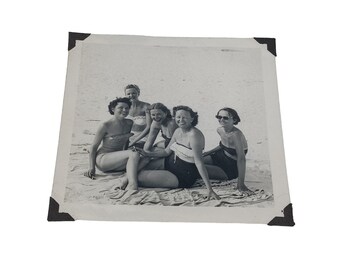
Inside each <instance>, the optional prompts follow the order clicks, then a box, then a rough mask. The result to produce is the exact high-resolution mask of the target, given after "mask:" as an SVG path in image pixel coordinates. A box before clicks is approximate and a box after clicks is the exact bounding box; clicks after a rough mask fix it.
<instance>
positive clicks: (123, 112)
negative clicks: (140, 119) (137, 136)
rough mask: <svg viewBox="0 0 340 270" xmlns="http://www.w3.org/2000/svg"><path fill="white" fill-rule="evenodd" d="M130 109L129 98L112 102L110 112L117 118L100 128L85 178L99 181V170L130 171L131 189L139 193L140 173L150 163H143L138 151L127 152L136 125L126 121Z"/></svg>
mask: <svg viewBox="0 0 340 270" xmlns="http://www.w3.org/2000/svg"><path fill="white" fill-rule="evenodd" d="M130 106H131V102H130V100H129V99H128V98H117V99H115V100H113V101H112V102H110V104H109V106H108V108H109V112H110V114H112V115H113V117H112V118H111V119H110V120H108V121H106V122H104V123H102V124H101V125H100V126H99V128H98V131H97V133H96V135H95V138H94V141H93V143H92V145H91V147H90V149H89V160H90V162H89V163H90V164H89V170H88V171H87V172H85V173H84V175H85V176H87V177H89V178H91V179H95V178H94V177H95V172H96V167H97V168H98V169H99V170H101V171H102V172H114V171H125V170H126V178H127V179H128V183H127V182H126V181H127V179H125V180H126V181H125V184H128V187H127V188H129V189H137V173H138V170H140V169H141V168H142V167H144V166H145V165H146V164H147V163H148V162H149V160H148V159H140V155H139V153H138V152H136V151H133V150H126V146H127V143H128V140H129V138H130V137H131V136H132V135H133V134H132V133H131V129H132V126H133V121H132V120H130V119H126V117H127V116H128V114H129V109H130ZM101 143H102V145H101V147H100V148H99V146H100V144H101ZM98 148H99V149H98Z"/></svg>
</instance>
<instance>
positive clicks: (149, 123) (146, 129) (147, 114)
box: [130, 110, 152, 146]
mask: <svg viewBox="0 0 340 270" xmlns="http://www.w3.org/2000/svg"><path fill="white" fill-rule="evenodd" d="M145 120H146V127H145V128H144V130H143V131H142V132H141V133H140V134H139V135H138V136H136V138H134V140H133V141H132V142H131V144H130V146H133V145H134V144H135V143H137V142H139V141H140V140H141V139H143V138H144V137H145V136H146V135H147V134H148V133H149V131H150V126H151V123H152V119H151V116H150V112H149V111H148V110H146V111H145Z"/></svg>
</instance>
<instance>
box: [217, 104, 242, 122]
mask: <svg viewBox="0 0 340 270" xmlns="http://www.w3.org/2000/svg"><path fill="white" fill-rule="evenodd" d="M220 111H227V112H228V113H229V114H230V115H231V116H232V118H233V120H234V125H237V124H238V123H239V122H241V118H240V117H239V115H238V113H237V111H235V110H234V109H232V108H228V107H224V108H222V109H220V110H219V111H218V112H217V114H216V116H218V114H219V113H220Z"/></svg>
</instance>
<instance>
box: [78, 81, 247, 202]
mask: <svg viewBox="0 0 340 270" xmlns="http://www.w3.org/2000/svg"><path fill="white" fill-rule="evenodd" d="M139 96H140V89H139V87H138V86H137V85H133V84H130V85H128V86H126V87H125V97H123V98H116V99H114V100H113V101H111V102H110V104H109V105H108V109H109V112H110V114H111V115H113V117H112V118H111V119H110V120H108V121H106V122H103V123H102V124H101V125H100V126H99V128H98V131H97V133H96V135H95V138H94V141H93V143H92V145H91V147H90V149H89V156H90V158H89V161H90V162H89V170H88V171H87V172H85V174H84V175H85V176H87V177H89V178H91V179H95V173H96V167H97V168H98V169H99V170H100V171H102V172H104V173H112V172H119V171H126V174H125V175H124V176H123V178H122V180H123V188H125V189H133V190H137V189H138V187H148V188H189V187H191V186H192V185H193V184H194V183H195V181H196V180H197V179H200V178H201V179H203V181H204V183H205V185H206V188H207V189H208V194H207V197H208V199H211V198H213V199H217V200H218V199H220V198H219V196H218V195H217V194H216V193H215V192H214V190H213V189H212V187H211V184H210V181H209V179H218V180H231V179H235V178H238V183H237V188H238V190H240V191H241V192H244V193H247V194H251V193H252V192H251V191H250V190H249V189H248V188H247V187H246V185H245V183H244V179H245V171H246V158H245V155H246V153H247V149H248V146H247V141H246V139H245V136H244V135H243V133H242V132H241V131H240V130H239V129H238V128H236V127H235V125H237V124H238V123H239V122H240V117H239V116H238V114H237V112H236V111H235V110H233V109H231V108H222V109H220V110H219V111H218V112H217V114H216V118H217V121H218V122H219V124H220V126H219V127H218V128H217V133H218V134H219V135H220V137H221V141H220V143H219V145H218V146H216V147H215V148H214V149H212V150H210V151H208V152H204V145H205V138H204V135H203V133H202V132H201V131H200V130H199V129H197V128H196V127H195V126H196V125H197V123H198V114H197V112H194V111H193V110H192V109H191V108H189V107H188V106H182V105H181V106H176V107H174V108H173V113H172V114H171V112H170V110H169V109H168V108H167V107H166V106H165V105H163V104H162V103H154V104H152V105H150V104H148V103H146V102H142V101H140V100H139ZM159 132H161V136H162V137H163V140H161V141H159V142H157V143H156V144H155V141H156V139H157V136H158V134H159Z"/></svg>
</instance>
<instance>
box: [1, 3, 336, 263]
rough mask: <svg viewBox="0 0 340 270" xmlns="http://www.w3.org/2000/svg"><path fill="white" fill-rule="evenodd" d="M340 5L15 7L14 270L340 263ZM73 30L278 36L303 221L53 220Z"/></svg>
mask: <svg viewBox="0 0 340 270" xmlns="http://www.w3.org/2000/svg"><path fill="white" fill-rule="evenodd" d="M335 3H336V1H322V2H321V1H320V2H319V1H308V2H307V1H299V2H297V1H284V2H280V3H279V2H273V1H242V0H240V1H214V0H211V1H206V2H205V3H202V2H198V1H194V2H192V3H191V2H189V1H188V2H184V1H183V0H182V1H177V0H172V1H168V2H164V1H100V0H98V1H96V2H94V1H72V2H71V1H68V2H65V3H59V2H55V3H51V2H47V1H34V0H32V1H12V2H8V3H6V4H2V5H1V9H0V13H1V14H0V15H1V16H0V23H1V36H0V38H1V42H0V56H1V58H0V59H1V61H0V63H1V64H0V67H1V80H0V83H1V101H2V102H1V120H2V135H1V138H2V149H3V151H2V152H3V159H2V160H3V161H5V162H2V173H3V174H4V176H3V177H2V188H1V190H2V193H1V196H0V200H1V219H2V222H1V224H2V226H1V227H2V230H1V241H0V245H1V248H2V256H1V257H2V259H1V261H0V267H1V268H2V269H21V268H33V267H34V268H47V267H48V268H49V269H93V268H97V269H98V268H111V269H119V268H121V269H128V268H135V269H159V268H161V269H175V268H176V269H177V268H178V269H183V268H186V269H207V268H208V269H214V268H217V267H218V268H230V269H231V268H233V267H237V268H242V269H243V268H251V269H272V268H274V267H275V268H276V269H287V268H290V267H296V268H297V267H299V268H301V267H304V268H308V267H312V266H313V267H315V268H316V269H319V268H321V267H322V268H325V269H332V268H334V266H335V265H337V253H338V252H337V248H336V247H335V245H336V244H338V243H339V240H340V239H339V233H338V225H337V222H336V219H337V213H338V205H339V199H338V198H337V195H336V193H337V191H338V190H339V179H338V178H339V177H338V174H337V171H336V170H335V168H336V167H337V165H338V158H337V157H338V152H339V146H338V143H337V139H338V138H339V135H340V134H339V131H338V128H337V123H338V121H337V120H338V119H337V116H338V115H339V112H338V107H339V106H338V100H339V99H338V98H337V97H336V94H337V91H338V90H339V80H338V73H339V68H338V65H339V64H338V63H339V61H340V57H339V50H338V44H339V41H340V40H339V39H340V38H339V35H338V29H337V28H336V25H339V22H340V19H339V16H338V8H336V6H335ZM68 31H73V32H84V33H86V32H88V33H97V34H101V33H102V34H135V35H154V36H192V37H194V36H199V37H253V36H257V37H275V38H276V42H277V53H278V57H277V71H278V85H279V93H280V106H281V113H282V115H281V116H282V125H283V135H284V142H285V150H286V161H287V169H288V181H289V186H290V195H291V200H292V202H293V210H294V218H295V222H296V224H297V225H296V226H295V227H293V228H289V227H283V228H281V227H268V226H264V225H245V224H242V225H240V224H191V223H186V224H180V223H168V224H162V223H137V222H131V223H125V222H115V223H114V222H88V221H77V222H71V223H47V222H46V216H47V210H48V202H49V195H50V192H51V188H52V181H53V173H54V166H55V158H56V152H57V143H58V133H59V125H60V117H61V110H62V102H63V91H64V84H65V74H66V65H67V40H68V34H67V32H68Z"/></svg>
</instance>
